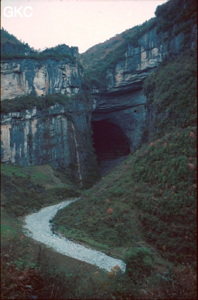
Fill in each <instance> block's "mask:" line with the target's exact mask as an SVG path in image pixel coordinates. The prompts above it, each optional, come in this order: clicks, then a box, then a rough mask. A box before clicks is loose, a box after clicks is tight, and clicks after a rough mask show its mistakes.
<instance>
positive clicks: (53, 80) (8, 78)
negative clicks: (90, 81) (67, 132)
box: [1, 59, 81, 100]
mask: <svg viewBox="0 0 198 300" xmlns="http://www.w3.org/2000/svg"><path fill="white" fill-rule="evenodd" d="M80 88H81V79H80V70H79V68H78V65H77V62H76V63H71V62H65V61H59V62H57V61H55V60H50V59H48V60H44V61H38V60H35V59H17V60H3V61H2V63H1V97H2V100H3V99H12V98H15V97H17V96H23V95H28V94H33V95H37V96H42V95H43V96H44V95H48V94H56V93H61V94H70V95H73V94H77V93H78V91H79V89H80Z"/></svg>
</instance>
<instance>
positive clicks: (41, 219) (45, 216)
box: [24, 198, 126, 273]
mask: <svg viewBox="0 0 198 300" xmlns="http://www.w3.org/2000/svg"><path fill="white" fill-rule="evenodd" d="M78 199H79V198H75V199H72V200H66V201H64V202H61V203H59V204H56V205H52V206H48V207H45V208H43V209H41V210H40V211H39V212H37V213H33V214H31V215H28V216H26V217H25V223H26V224H25V225H24V228H26V229H28V231H26V235H28V236H30V237H32V238H33V239H34V240H36V241H39V242H41V243H43V244H45V245H48V246H50V247H51V248H53V249H54V250H56V251H57V252H59V253H61V254H64V255H67V256H69V257H72V258H75V259H78V260H81V261H84V262H86V263H88V264H91V265H95V266H97V267H99V268H101V269H104V270H106V271H108V272H110V271H111V269H112V268H114V267H115V266H118V267H119V268H120V269H121V271H122V272H123V273H124V272H125V269H126V264H125V263H124V262H123V261H122V260H119V259H115V258H113V257H110V256H108V255H106V254H104V253H102V252H100V251H96V250H92V249H89V248H87V247H85V246H82V245H79V244H77V243H74V242H72V241H70V240H68V239H66V238H64V237H60V236H58V235H56V234H54V233H53V232H52V230H51V224H50V220H52V219H53V217H54V216H55V215H56V213H57V212H58V210H60V209H62V208H64V207H66V206H68V205H69V204H70V203H72V202H75V201H77V200H78Z"/></svg>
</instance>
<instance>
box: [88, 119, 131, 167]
mask: <svg viewBox="0 0 198 300" xmlns="http://www.w3.org/2000/svg"><path fill="white" fill-rule="evenodd" d="M92 130H93V146H94V148H95V152H96V155H97V159H98V163H99V164H100V163H102V161H105V160H114V159H118V158H120V157H123V156H126V155H128V154H129V153H130V144H129V141H128V138H127V137H126V136H125V134H124V132H123V130H122V129H121V128H120V127H119V126H118V125H116V124H114V123H110V122H108V121H106V120H102V121H92Z"/></svg>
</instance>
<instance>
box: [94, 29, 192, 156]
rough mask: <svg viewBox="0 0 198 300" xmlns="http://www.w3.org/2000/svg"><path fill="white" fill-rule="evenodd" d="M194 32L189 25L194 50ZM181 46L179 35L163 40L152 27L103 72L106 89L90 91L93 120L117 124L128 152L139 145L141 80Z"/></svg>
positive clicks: (143, 109) (142, 101) (143, 99)
mask: <svg viewBox="0 0 198 300" xmlns="http://www.w3.org/2000/svg"><path fill="white" fill-rule="evenodd" d="M194 31H195V26H191V36H192V38H191V41H190V47H189V49H190V48H192V47H194V37H193V32H194ZM185 43H186V39H185V35H184V34H183V32H180V33H178V34H175V35H172V36H171V37H170V38H169V39H168V40H166V41H164V37H163V38H162V36H161V35H160V34H158V33H157V29H156V27H154V28H152V29H151V30H150V31H148V32H146V33H145V34H143V35H142V36H141V37H140V38H139V39H138V41H137V44H138V46H133V45H132V44H130V43H128V49H127V51H126V52H125V53H124V55H123V56H122V57H121V58H120V60H119V61H117V62H116V63H115V65H114V66H111V68H110V69H107V71H106V90H105V91H100V90H97V91H95V89H93V92H92V97H93V103H94V104H95V106H94V111H93V115H92V118H93V121H101V120H106V121H108V122H111V123H113V124H116V125H118V126H119V127H120V128H121V129H122V130H123V132H124V134H125V135H126V137H127V138H128V140H129V144H130V149H131V152H134V151H135V150H136V149H137V148H138V147H139V146H140V145H141V143H142V138H143V134H144V130H145V118H146V114H147V110H146V102H147V99H146V97H145V95H144V92H143V83H144V80H145V79H146V77H147V76H148V75H149V74H150V73H151V72H153V71H154V70H155V69H156V68H157V67H158V65H159V63H161V62H162V61H163V60H164V59H165V58H167V57H170V56H171V55H177V54H178V53H179V52H180V51H182V49H183V47H184V46H185Z"/></svg>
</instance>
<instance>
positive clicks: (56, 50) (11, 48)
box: [1, 29, 77, 63]
mask: <svg viewBox="0 0 198 300" xmlns="http://www.w3.org/2000/svg"><path fill="white" fill-rule="evenodd" d="M76 49H77V48H76V47H71V48H70V47H68V46H66V45H58V46H56V47H52V48H47V49H45V50H43V51H36V50H34V49H33V48H31V47H30V46H29V45H28V44H27V43H23V42H22V41H19V40H18V39H17V38H16V37H15V36H14V35H12V34H10V33H9V32H8V31H7V30H5V29H1V59H2V60H10V59H12V60H16V59H36V60H38V61H41V60H47V59H51V60H55V61H61V60H64V61H67V62H68V63H75V62H76V54H75V52H76Z"/></svg>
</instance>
